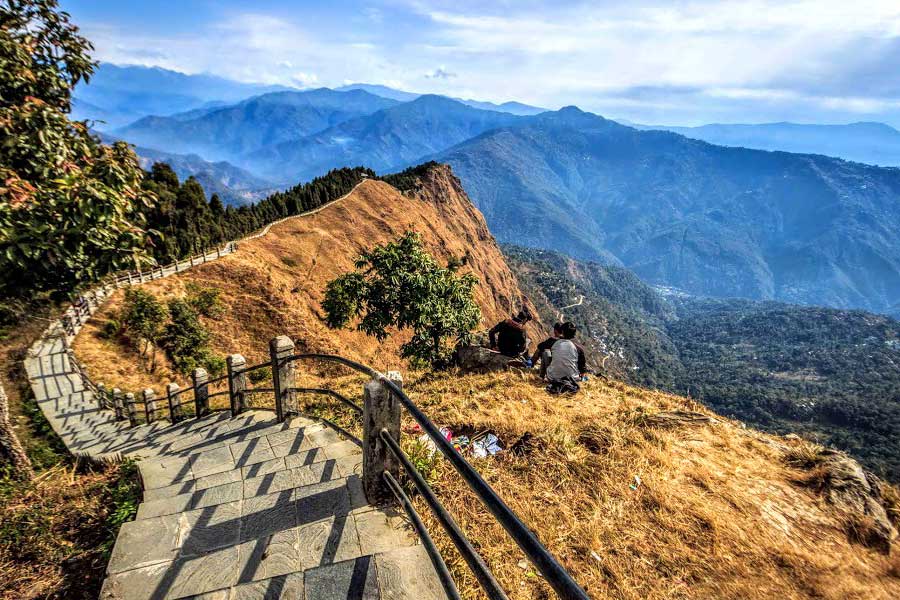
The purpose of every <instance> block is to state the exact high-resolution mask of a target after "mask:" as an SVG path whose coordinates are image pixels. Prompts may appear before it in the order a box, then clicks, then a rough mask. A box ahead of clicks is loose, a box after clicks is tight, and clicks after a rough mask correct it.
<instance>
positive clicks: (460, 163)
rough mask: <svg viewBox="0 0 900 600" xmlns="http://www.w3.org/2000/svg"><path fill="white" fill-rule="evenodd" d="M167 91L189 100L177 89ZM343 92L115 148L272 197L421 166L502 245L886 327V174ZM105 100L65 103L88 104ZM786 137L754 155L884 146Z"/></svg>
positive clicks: (169, 128)
mask: <svg viewBox="0 0 900 600" xmlns="http://www.w3.org/2000/svg"><path fill="white" fill-rule="evenodd" d="M152 71H156V70H152ZM116 73H117V74H119V75H121V73H119V72H116ZM141 75H142V76H144V75H147V74H146V73H144V72H141ZM154 75H156V74H154ZM181 77H182V78H183V77H188V78H190V77H193V76H183V75H182V76H181ZM173 79H174V80H175V81H179V82H181V81H182V79H181V78H179V77H174V78H173ZM91 85H94V84H93V83H92V84H91ZM179 85H180V86H181V87H178V88H176V91H177V92H178V94H180V95H188V96H189V95H190V94H187V92H189V91H190V90H191V89H192V88H191V86H190V85H186V84H183V83H181V84H179ZM240 85H245V84H240ZM79 89H81V88H79ZM87 89H90V86H88V87H87ZM128 89H131V88H128ZM128 89H126V91H124V92H121V93H119V94H118V95H117V94H112V98H114V99H115V98H122V97H124V95H126V93H127V91H128ZM343 89H344V91H337V90H328V89H319V90H307V91H278V92H274V93H265V94H262V95H257V96H255V97H252V98H249V99H242V100H240V101H238V102H231V103H230V104H228V105H226V106H219V105H212V106H210V105H209V102H212V101H211V100H209V99H208V97H201V96H191V98H193V100H191V101H189V102H186V103H185V104H184V106H181V108H180V109H179V110H181V111H182V112H180V113H179V114H169V116H152V117H151V116H145V117H143V118H141V119H140V120H137V121H136V122H133V123H131V124H130V125H128V126H126V127H123V128H119V129H117V130H116V131H115V135H116V136H117V137H121V138H124V139H126V140H128V141H130V142H133V143H136V144H138V145H140V146H143V147H147V148H151V149H154V150H157V151H162V152H166V153H175V154H181V155H183V154H190V153H193V154H196V155H198V157H199V158H201V159H203V160H206V161H223V160H224V161H228V163H229V164H219V166H218V167H217V168H218V169H219V174H217V175H216V176H215V177H213V179H216V180H218V181H220V182H222V185H226V184H225V183H224V182H225V181H227V180H228V179H229V176H228V175H227V173H229V172H231V173H241V172H247V173H248V174H252V175H251V177H258V178H260V181H259V183H262V181H265V182H266V183H268V182H274V183H275V184H276V185H285V186H286V185H291V184H294V183H296V182H297V181H300V180H307V179H310V178H311V177H314V176H316V175H320V174H322V173H323V172H324V171H327V170H328V169H331V168H335V167H340V166H356V165H365V166H368V167H371V168H373V169H375V170H376V171H379V172H385V171H392V170H398V169H400V168H403V167H406V166H409V165H411V164H416V163H419V162H422V161H424V160H427V159H434V160H437V161H441V162H447V163H449V164H450V165H451V166H452V167H453V169H454V171H455V172H456V173H457V174H458V175H459V177H460V178H461V180H462V182H463V185H464V186H465V189H466V190H467V191H468V193H469V195H470V196H471V197H472V199H473V200H474V201H475V202H476V204H477V205H478V206H479V208H480V209H481V210H482V211H483V212H484V214H485V216H486V218H487V220H488V224H489V226H490V227H491V230H492V232H493V233H494V234H495V235H496V236H497V237H498V239H500V240H501V241H508V242H515V243H518V244H524V245H530V246H534V247H542V248H548V249H554V250H559V251H562V252H565V253H567V254H570V255H572V256H574V257H577V258H582V259H590V260H599V261H601V262H604V263H607V264H617V265H623V266H625V267H627V268H629V269H631V270H633V271H634V272H635V273H637V274H638V275H639V276H640V277H641V278H642V279H644V280H645V281H647V282H648V283H651V284H655V285H662V286H670V287H676V288H679V289H681V290H684V291H686V292H689V293H691V294H698V295H709V296H720V297H732V296H735V297H744V298H751V299H775V300H781V301H786V302H796V303H803V304H819V305H826V306H833V307H839V308H864V309H868V310H872V311H879V312H888V313H893V314H897V313H896V311H897V310H898V298H900V241H898V239H897V237H898V236H897V235H896V232H897V231H900V202H898V200H897V199H898V197H900V170H898V169H888V168H879V167H875V166H869V165H865V164H858V163H851V162H846V161H843V160H840V159H837V158H829V157H826V156H820V155H819V156H816V155H810V154H791V153H786V152H765V151H761V150H753V149H746V148H740V147H729V148H726V147H722V146H715V145H711V144H708V143H705V142H703V141H698V140H694V139H689V138H687V137H684V136H682V135H678V134H676V133H672V132H667V131H642V130H640V129H636V128H633V127H627V126H624V125H621V124H619V123H616V122H614V121H610V120H608V119H604V118H602V117H599V116H597V115H593V114H590V113H585V112H583V111H581V110H579V109H577V108H575V107H567V108H564V109H562V110H559V111H548V112H541V113H539V114H530V115H521V114H513V113H514V112H516V111H517V110H518V108H519V107H517V106H507V105H491V106H494V107H496V108H501V107H502V106H506V107H507V109H506V110H483V109H481V108H475V107H473V106H471V105H470V104H464V103H462V102H459V101H456V100H453V99H451V98H447V97H443V96H433V95H424V96H417V95H405V94H407V93H404V92H398V91H397V90H391V89H390V88H384V87H383V86H372V85H365V84H356V85H351V86H346V87H345V88H343ZM146 93H147V94H151V95H152V92H151V91H146ZM210 93H212V92H210ZM229 93H238V92H237V91H234V90H232V91H231V92H229ZM166 94H168V90H167V92H166ZM178 94H176V95H178ZM101 96H102V94H97V93H94V94H93V95H91V94H81V93H79V97H81V98H85V99H87V100H88V101H91V102H92V103H96V102H99V99H100V98H101ZM169 96H171V94H169ZM386 96H392V97H386ZM166 102H169V105H170V106H172V105H174V104H177V103H178V102H177V101H174V100H172V99H171V98H170V97H168V96H167V98H166V99H163V100H151V99H147V100H143V101H141V103H140V105H141V106H145V107H146V106H154V105H162V104H165V103H166ZM197 103H200V104H199V105H198V104H197ZM96 106H98V107H99V108H101V109H103V108H104V106H102V105H101V104H96ZM530 108H533V107H530ZM534 110H539V109H534ZM729 127H730V126H729ZM785 127H786V128H787V129H788V130H790V129H791V127H793V126H789V125H788V126H785ZM785 127H780V126H779V127H771V128H768V129H767V128H766V127H765V126H763V127H762V128H760V130H764V131H769V134H768V137H767V138H766V140H768V141H765V140H764V141H758V142H757V144H758V145H763V144H764V143H767V144H771V145H774V146H777V144H778V143H780V142H779V140H787V141H785V142H784V143H785V144H787V142H788V141H791V142H793V143H795V144H805V145H804V146H803V147H804V148H806V147H809V149H810V150H816V151H821V150H825V149H828V148H832V149H840V148H839V146H840V139H843V138H842V136H843V135H844V133H845V132H849V133H848V134H847V135H850V134H852V135H853V136H855V137H854V138H853V139H854V140H856V142H855V143H856V144H857V146H859V147H862V145H864V142H862V141H861V140H863V139H864V138H865V135H866V132H869V133H871V134H872V135H876V134H877V135H879V136H882V137H883V138H884V139H888V138H890V136H892V134H891V133H890V131H894V130H890V131H887V130H885V129H884V128H878V127H870V126H865V127H863V126H846V127H844V128H841V127H838V128H833V129H824V130H822V131H826V132H830V133H829V134H823V133H821V132H819V130H815V129H812V130H811V129H809V126H799V127H800V131H804V132H807V131H814V132H815V133H816V134H815V135H812V134H810V135H805V136H801V135H799V134H798V135H796V136H793V137H792V138H790V139H788V138H785V137H784V134H783V133H779V132H783V130H785ZM885 127H886V126H885ZM887 129H890V128H887ZM738 130H740V131H744V132H745V133H746V132H749V133H746V135H748V136H749V135H750V134H751V133H752V131H750V130H746V129H741V128H740V127H738ZM710 131H712V130H711V129H705V130H703V131H701V132H700V133H692V135H701V134H703V135H712V134H711V133H710ZM754 131H755V130H754ZM773 132H774V133H773ZM895 133H896V132H895ZM721 135H725V134H721ZM733 135H737V134H733ZM885 136H887V137H885ZM735 139H736V138H735ZM848 139H849V138H848ZM817 140H818V141H817ZM734 143H738V142H737V141H735V142H734ZM817 143H818V144H820V145H819V146H816V144H817ZM826 143H827V144H831V146H828V145H827V144H826ZM748 145H749V144H748ZM887 146H888V144H884V147H885V148H887ZM849 147H850V144H849V142H848V144H845V146H844V149H845V150H846V149H847V148H849ZM848 151H849V150H848ZM884 152H888V150H885V151H884ZM835 153H837V152H836V151H835ZM176 158H178V157H176ZM182 162H184V161H182ZM184 169H185V167H184V166H182V170H184ZM241 169H242V170H243V171H241ZM176 170H177V168H176ZM232 179H234V177H232ZM244 191H247V188H246V186H245V188H244ZM234 197H235V196H234V195H231V196H229V198H234ZM239 197H240V196H239ZM232 201H233V200H232Z"/></svg>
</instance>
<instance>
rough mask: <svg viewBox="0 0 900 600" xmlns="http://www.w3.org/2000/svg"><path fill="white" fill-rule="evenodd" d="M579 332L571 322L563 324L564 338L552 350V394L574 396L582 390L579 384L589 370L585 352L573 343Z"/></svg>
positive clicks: (548, 374)
mask: <svg viewBox="0 0 900 600" xmlns="http://www.w3.org/2000/svg"><path fill="white" fill-rule="evenodd" d="M577 332H578V330H577V328H576V327H575V324H574V323H572V322H571V321H567V322H565V323H563V325H562V338H561V339H559V340H556V342H554V344H553V346H552V347H551V348H550V366H549V367H547V381H548V383H549V384H550V385H548V386H547V391H548V392H550V393H551V394H574V393H575V392H577V391H578V390H579V389H581V388H580V386H579V384H578V382H579V381H580V380H581V378H582V376H583V375H584V373H585V372H586V370H587V369H586V366H585V364H586V361H585V356H584V350H583V349H582V348H581V346H579V345H578V344H576V343H575V342H574V341H573V338H574V337H575V334H576V333H577Z"/></svg>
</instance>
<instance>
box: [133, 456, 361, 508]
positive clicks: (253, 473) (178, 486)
mask: <svg viewBox="0 0 900 600" xmlns="http://www.w3.org/2000/svg"><path fill="white" fill-rule="evenodd" d="M326 461H333V462H334V463H336V465H337V467H338V472H340V473H343V475H342V476H348V475H351V474H357V475H358V474H360V473H361V468H362V467H361V464H362V462H361V461H362V459H361V455H360V453H359V448H358V447H357V446H356V444H354V443H353V442H338V443H336V444H329V445H326V446H322V447H319V448H311V449H309V450H304V451H302V452H295V453H293V454H288V455H287V456H284V457H278V458H274V459H271V460H267V461H264V462H261V463H255V464H253V465H248V466H246V467H241V468H240V469H231V470H228V471H222V472H220V473H213V474H211V475H204V476H202V477H199V478H193V479H181V480H180V481H178V482H176V483H172V484H171V485H167V486H163V487H157V488H148V489H145V490H144V500H145V501H153V500H158V499H160V498H169V497H172V496H177V495H183V494H193V493H196V492H200V491H203V490H207V489H210V488H213V487H217V486H220V485H226V484H229V483H234V482H236V481H251V482H252V481H261V480H260V478H261V477H266V476H267V475H273V477H271V478H270V479H269V481H270V485H272V486H276V485H281V480H282V479H283V478H284V477H286V476H281V475H278V473H281V472H282V471H286V470H291V469H297V468H302V467H306V466H311V465H313V464H317V463H323V462H326Z"/></svg>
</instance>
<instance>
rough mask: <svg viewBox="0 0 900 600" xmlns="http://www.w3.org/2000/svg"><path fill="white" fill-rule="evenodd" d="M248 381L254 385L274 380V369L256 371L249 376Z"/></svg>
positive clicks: (267, 368)
mask: <svg viewBox="0 0 900 600" xmlns="http://www.w3.org/2000/svg"><path fill="white" fill-rule="evenodd" d="M247 379H249V380H250V383H252V384H254V385H255V384H258V383H262V382H264V381H271V380H272V367H266V368H264V369H257V370H255V371H250V372H249V373H248V374H247Z"/></svg>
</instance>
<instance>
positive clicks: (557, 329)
mask: <svg viewBox="0 0 900 600" xmlns="http://www.w3.org/2000/svg"><path fill="white" fill-rule="evenodd" d="M562 326H563V324H562V323H560V322H558V321H557V322H556V323H554V324H553V335H551V336H550V337H548V338H547V339H546V340H544V341H543V342H541V343H540V344H538V346H537V350H535V351H534V355H533V356H532V357H531V364H533V365H536V364H538V361H541V363H540V364H541V378H543V377H544V375H546V374H547V367H548V366H549V365H550V348H552V347H553V344H555V343H556V341H557V340H559V339H560V338H561V337H562ZM545 353H546V356H545Z"/></svg>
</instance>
